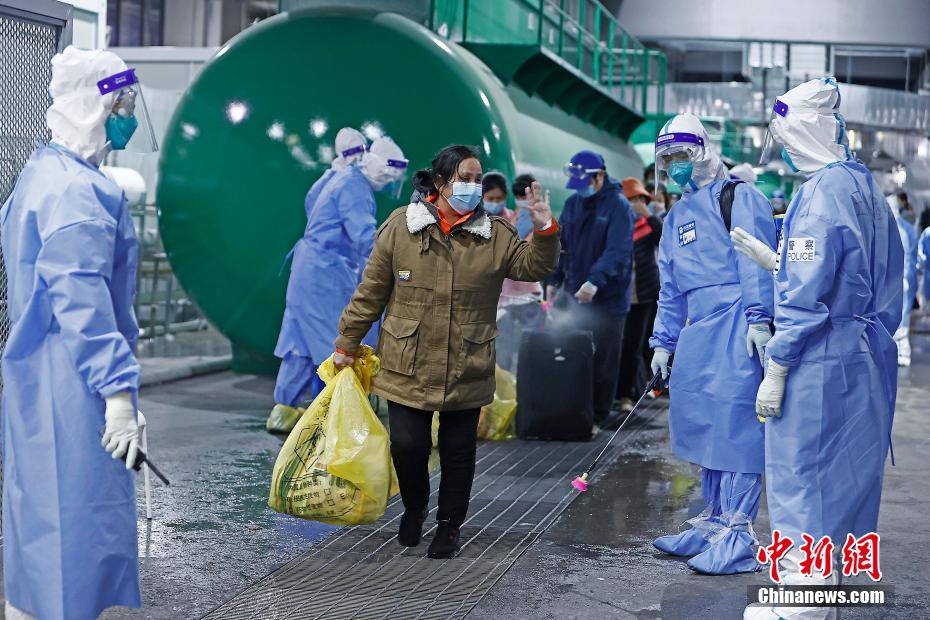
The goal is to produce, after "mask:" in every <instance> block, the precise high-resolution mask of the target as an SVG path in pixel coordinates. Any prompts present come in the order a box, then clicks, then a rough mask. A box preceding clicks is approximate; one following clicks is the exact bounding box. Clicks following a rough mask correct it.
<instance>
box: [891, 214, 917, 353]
mask: <svg viewBox="0 0 930 620" xmlns="http://www.w3.org/2000/svg"><path fill="white" fill-rule="evenodd" d="M886 200H887V202H888V206H889V207H891V212H892V213H894V221H895V224H897V226H898V233H900V235H901V245H902V247H903V248H904V309H903V310H902V312H901V325H899V326H898V329H897V331H895V333H894V341H895V344H897V345H898V366H903V367H907V366H910V365H911V310H913V308H914V300H915V299H917V254H918V249H917V231H916V230H915V229H914V225H913V224H911V223H910V222H908V221H907V220H906V219H904V217H903V216H902V215H901V211H900V206H899V203H898V198H897V197H896V196H888V197H887V198H886Z"/></svg>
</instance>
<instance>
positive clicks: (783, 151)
mask: <svg viewBox="0 0 930 620" xmlns="http://www.w3.org/2000/svg"><path fill="white" fill-rule="evenodd" d="M781 158H782V159H784V160H785V163H786V164H788V167H790V168H791V169H792V170H794V171H795V172H801V171H800V170H798V167H797V166H795V165H794V162H793V161H791V155H789V154H788V149H786V148H785V147H781Z"/></svg>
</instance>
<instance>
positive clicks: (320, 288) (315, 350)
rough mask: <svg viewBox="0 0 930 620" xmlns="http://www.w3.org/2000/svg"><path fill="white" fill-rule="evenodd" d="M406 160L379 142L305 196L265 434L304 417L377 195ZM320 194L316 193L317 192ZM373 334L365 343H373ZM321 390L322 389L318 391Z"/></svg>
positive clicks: (360, 260) (355, 273) (360, 262)
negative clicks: (303, 405)
mask: <svg viewBox="0 0 930 620" xmlns="http://www.w3.org/2000/svg"><path fill="white" fill-rule="evenodd" d="M406 171H407V160H406V159H405V158H404V154H403V152H402V151H401V150H400V147H398V146H397V145H396V144H395V143H394V141H393V140H391V139H390V138H388V137H381V138H378V139H376V140H375V141H374V142H373V143H372V145H371V148H370V150H368V151H366V152H365V153H364V154H363V155H362V158H361V160H360V162H359V164H358V165H357V166H356V165H346V166H345V167H344V168H343V169H342V170H338V171H335V172H333V174H332V175H331V176H330V177H329V179H328V180H326V181H325V183H324V184H323V186H322V187H318V186H317V185H315V186H314V187H313V188H311V190H310V193H309V194H308V196H307V205H306V208H307V213H308V217H307V227H306V230H305V231H304V235H303V237H302V238H301V239H300V240H299V241H298V242H297V245H296V246H295V247H294V250H293V263H292V264H291V275H290V279H289V280H288V284H287V304H286V307H285V310H284V319H283V321H282V324H281V331H280V333H279V334H278V344H277V347H276V348H275V355H276V356H278V357H279V358H281V367H280V369H279V370H278V378H277V382H276V384H275V390H274V399H275V403H276V404H275V406H274V408H273V409H272V410H271V414H270V415H269V416H268V422H267V424H266V427H267V429H268V430H269V431H273V432H284V433H287V432H290V431H291V429H293V428H294V425H295V424H297V420H299V419H300V416H301V415H302V413H303V410H302V409H298V408H297V406H298V405H299V404H300V403H301V402H302V401H303V400H304V398H305V396H306V395H307V392H308V390H309V389H310V387H311V384H312V383H313V381H314V377H316V369H317V367H318V366H319V365H320V364H322V363H323V362H324V361H325V360H326V358H327V357H329V355H330V354H331V353H332V348H333V341H334V340H335V339H336V335H337V334H336V327H337V324H338V322H339V317H340V315H341V314H342V309H343V308H345V306H346V305H347V304H348V303H349V299H350V298H351V297H352V293H353V292H354V291H355V288H356V286H358V283H359V279H360V278H361V275H362V271H363V270H364V269H365V264H366V263H367V262H368V255H369V254H371V249H372V247H373V246H374V241H375V231H376V228H377V224H376V221H375V208H376V205H375V192H380V191H383V190H386V189H389V188H394V187H396V186H397V185H398V184H399V183H400V181H401V179H402V178H403V176H404V175H405V174H406ZM315 191H317V192H318V193H315ZM376 333H377V332H376V328H375V329H372V333H371V334H369V338H368V340H366V343H368V344H374V339H375V337H376ZM316 390H317V391H318V390H319V385H317V388H316Z"/></svg>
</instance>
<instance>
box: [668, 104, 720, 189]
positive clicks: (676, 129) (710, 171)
mask: <svg viewBox="0 0 930 620" xmlns="http://www.w3.org/2000/svg"><path fill="white" fill-rule="evenodd" d="M661 133H662V134H673V133H690V134H694V135H696V136H698V137H700V138H701V139H702V140H703V141H704V149H703V152H702V154H701V156H700V157H699V158H697V159H696V160H694V161H692V162H691V163H692V164H694V172H692V174H691V182H692V183H694V185H696V186H697V188H698V189H700V188H702V187H704V186H705V185H709V184H711V183H713V182H714V181H719V180H723V179H726V178H727V177H728V176H729V175H728V174H727V167H726V166H724V165H723V162H722V161H720V156H719V155H718V154H717V146H716V145H715V144H713V143H712V142H711V141H710V137H709V136H708V135H707V130H706V129H704V125H703V124H702V123H701V119H699V118H698V117H697V116H695V115H694V114H690V113H686V114H678V115H677V116H675V117H673V118H672V119H671V120H670V121H669V122H667V123H665V126H664V127H663V128H662V131H661ZM690 185H691V184H690V183H689V184H688V187H683V188H682V190H683V191H685V192H690V191H693V190H694V188H693V187H691V186H690Z"/></svg>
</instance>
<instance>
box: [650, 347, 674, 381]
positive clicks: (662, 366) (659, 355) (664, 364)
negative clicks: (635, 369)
mask: <svg viewBox="0 0 930 620" xmlns="http://www.w3.org/2000/svg"><path fill="white" fill-rule="evenodd" d="M671 355H672V354H671V353H669V352H668V351H666V350H665V349H661V348H658V349H656V350H655V353H653V354H652V363H651V364H649V368H650V369H651V370H652V375H653V376H655V374H656V373H657V372H661V373H662V380H663V381H665V380H666V379H668V358H669V357H671Z"/></svg>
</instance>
